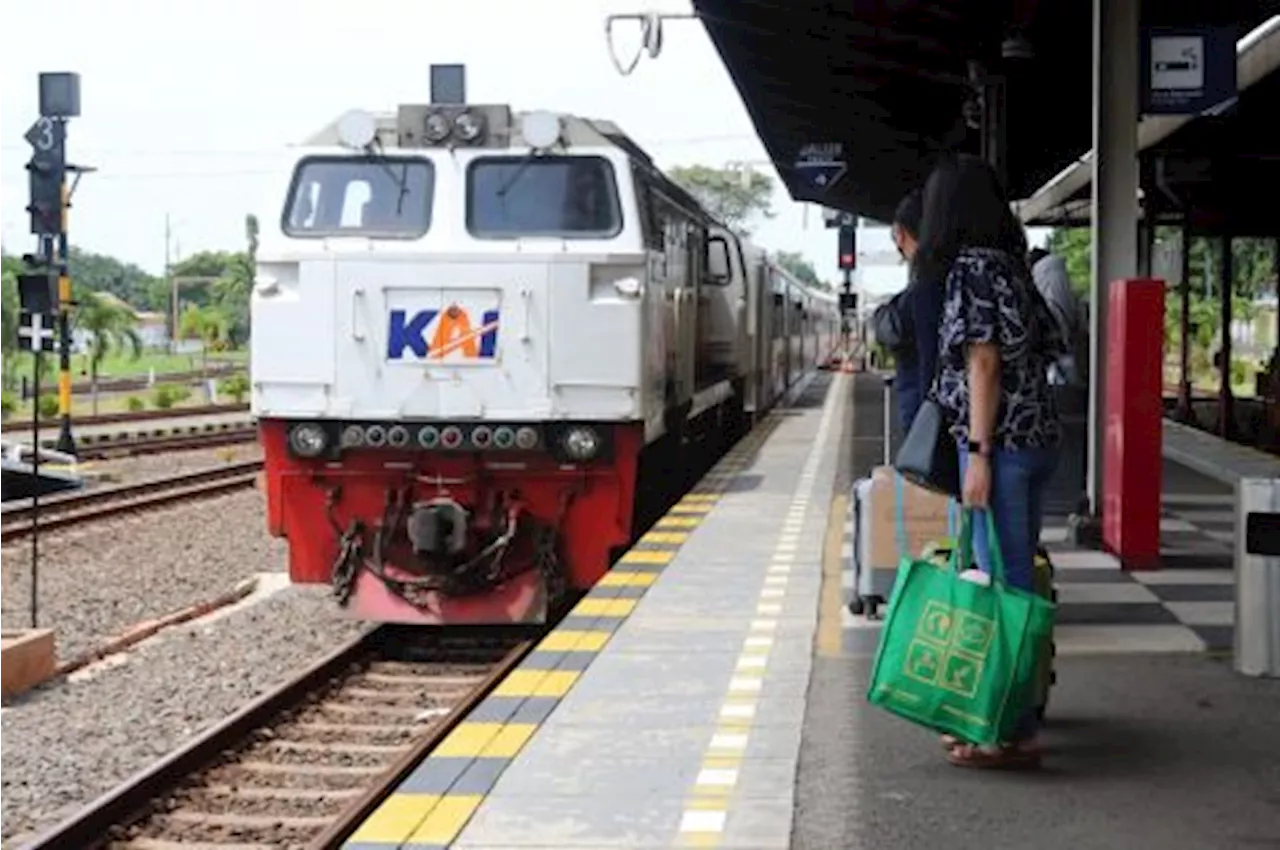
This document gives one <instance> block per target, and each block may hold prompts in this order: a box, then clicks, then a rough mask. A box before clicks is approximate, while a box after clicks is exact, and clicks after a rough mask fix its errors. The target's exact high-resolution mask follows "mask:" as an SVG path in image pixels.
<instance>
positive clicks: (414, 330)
mask: <svg viewBox="0 0 1280 850" xmlns="http://www.w3.org/2000/svg"><path fill="white" fill-rule="evenodd" d="M497 347H498V311H497V310H485V311H484V313H483V315H482V316H481V317H480V324H479V325H475V324H473V323H472V321H471V317H470V316H469V315H468V314H467V311H466V310H464V309H462V308H461V307H459V306H458V305H457V304H452V305H450V306H449V307H447V308H445V309H444V310H429V309H428V310H419V311H417V312H416V313H412V314H411V313H410V312H409V311H408V310H392V311H391V316H390V323H389V325H388V327H387V359H388V360H403V359H405V351H406V349H407V350H408V351H410V352H411V353H412V356H413V357H414V358H415V359H418V360H445V359H451V360H492V359H493V357H494V354H495V353H496V352H497Z"/></svg>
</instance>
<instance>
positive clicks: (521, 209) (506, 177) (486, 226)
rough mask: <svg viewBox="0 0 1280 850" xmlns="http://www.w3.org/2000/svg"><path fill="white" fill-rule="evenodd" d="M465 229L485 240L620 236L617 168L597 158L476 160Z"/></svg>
mask: <svg viewBox="0 0 1280 850" xmlns="http://www.w3.org/2000/svg"><path fill="white" fill-rule="evenodd" d="M467 229H468V230H470V231H471V233H472V235H474V236H478V237H481V238H514V237H520V236H549V237H560V238H565V239H608V238H610V237H612V236H616V235H617V233H618V231H620V230H621V229H622V211H621V209H620V207H619V204H618V185H617V182H616V180H615V179H614V173H613V165H612V164H611V163H610V162H609V160H607V159H604V158H602V157H596V156H543V157H536V158H533V157H518V156H517V157H485V158H483V159H478V160H476V161H475V162H473V163H472V164H471V167H470V169H468V171H467Z"/></svg>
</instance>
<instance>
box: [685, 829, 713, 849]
mask: <svg viewBox="0 0 1280 850" xmlns="http://www.w3.org/2000/svg"><path fill="white" fill-rule="evenodd" d="M722 836H723V833H720V832H682V833H681V834H680V846H681V847H719V846H720V839H721V837H722Z"/></svg>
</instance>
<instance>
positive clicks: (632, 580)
mask: <svg viewBox="0 0 1280 850" xmlns="http://www.w3.org/2000/svg"><path fill="white" fill-rule="evenodd" d="M657 579H658V574H657V573H629V572H624V571H618V572H608V573H605V574H604V577H603V578H601V579H600V580H599V581H598V582H596V586H597V587H648V586H649V585H651V584H653V583H654V582H655V581H657Z"/></svg>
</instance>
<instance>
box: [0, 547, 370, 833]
mask: <svg viewBox="0 0 1280 850" xmlns="http://www.w3.org/2000/svg"><path fill="white" fill-rule="evenodd" d="M193 551H199V550H198V549H193ZM365 628H368V625H367V624H362V623H359V622H356V621H354V620H351V619H349V618H347V617H346V616H345V615H344V614H342V613H341V612H340V611H339V610H338V608H337V607H336V606H335V605H334V602H333V598H332V596H331V595H330V593H329V589H328V588H327V587H318V586H317V587H289V588H286V589H284V590H282V591H280V592H279V593H277V594H275V595H274V596H271V597H269V598H267V599H265V600H262V601H260V602H258V603H257V604H254V605H250V606H248V607H245V608H243V609H241V610H237V611H233V612H230V613H229V614H227V615H226V616H223V617H222V618H220V619H217V620H215V621H212V622H209V623H206V624H200V623H195V624H191V625H187V626H180V627H176V628H175V629H173V630H171V631H168V632H164V633H162V634H161V635H159V636H157V637H155V638H153V639H151V640H149V641H146V642H145V643H142V644H140V645H138V647H137V648H135V649H134V650H132V651H131V652H130V653H129V654H128V655H127V656H125V661H124V663H123V664H120V665H118V666H113V667H105V665H104V668H103V669H99V670H98V671H96V672H94V674H93V675H92V676H89V677H87V678H86V679H84V680H82V681H66V682H62V683H58V684H53V685H49V686H46V687H44V688H41V689H38V690H36V691H33V692H32V693H30V694H28V695H26V696H25V697H23V698H21V699H19V700H18V701H17V702H15V704H14V705H12V706H10V707H8V708H6V709H5V711H4V715H3V720H2V721H0V726H2V727H3V736H4V740H5V742H6V743H7V744H8V745H9V746H7V747H4V749H3V755H2V756H0V762H2V767H3V770H2V771H0V774H2V775H3V786H4V791H3V794H4V818H3V826H2V835H3V839H4V841H5V844H6V846H9V845H12V846H17V845H18V844H21V843H22V840H24V839H29V838H32V837H34V834H35V833H36V832H38V831H40V830H43V829H47V828H48V827H50V826H52V825H53V824H54V823H56V822H58V821H59V820H61V819H62V818H64V817H66V816H68V815H69V814H71V813H73V812H74V811H75V810H76V809H78V808H79V807H80V806H82V805H84V804H85V803H88V802H89V801H90V800H92V799H93V798H94V797H96V796H98V795H99V794H101V793H103V792H105V791H107V790H109V789H110V788H112V787H114V786H115V785H117V784H118V783H120V782H121V781H123V780H125V779H127V778H128V777H129V776H131V775H132V774H133V773H135V772H137V771H138V770H141V769H142V768H144V767H146V766H148V765H149V764H151V763H152V762H154V761H156V760H158V759H160V758H161V757H163V756H164V755H165V754H167V753H168V752H170V751H172V750H173V749H174V748H176V747H177V746H179V745H180V744H182V743H183V742H184V741H186V740H188V739H189V738H191V737H192V736H194V735H196V734H198V733H200V732H201V731H202V730H204V729H205V728H208V727H209V726H211V725H212V724H214V723H216V722H218V721H219V720H221V719H222V718H224V717H226V716H227V715H229V714H231V713H232V712H234V711H236V710H237V709H239V708H240V707H241V706H243V705H244V704H245V703H247V702H248V701H249V700H251V699H253V698H254V697H255V696H258V695H259V694H261V693H264V692H265V691H267V690H268V689H270V688H271V687H272V686H274V685H278V684H279V683H281V682H283V681H284V680H285V679H287V678H288V677H289V676H290V675H292V674H296V673H297V672H298V670H299V669H300V668H302V667H304V666H306V664H307V663H308V662H310V661H312V660H314V659H317V658H319V657H320V656H322V655H324V654H326V653H328V652H330V651H332V650H333V649H335V648H336V647H337V646H339V645H340V644H341V643H343V642H344V641H346V640H349V639H350V638H351V637H353V636H354V635H356V634H357V633H358V632H359V631H361V630H362V629H365Z"/></svg>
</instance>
